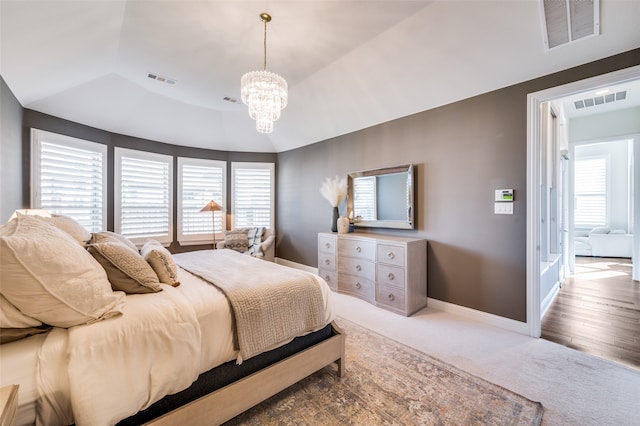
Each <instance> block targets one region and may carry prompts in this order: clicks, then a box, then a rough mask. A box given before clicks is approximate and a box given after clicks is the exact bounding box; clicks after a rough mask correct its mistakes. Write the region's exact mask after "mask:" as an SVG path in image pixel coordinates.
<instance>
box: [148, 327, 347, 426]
mask: <svg viewBox="0 0 640 426" xmlns="http://www.w3.org/2000/svg"><path fill="white" fill-rule="evenodd" d="M331 328H332V336H331V337H329V338H327V339H325V340H323V341H321V342H319V343H316V344H315V345H313V346H311V347H309V348H307V349H305V350H303V351H301V352H298V353H296V354H294V355H291V356H289V357H287V358H285V359H283V360H281V361H278V362H276V363H275V364H272V365H270V366H268V367H266V368H263V369H261V370H259V371H257V372H255V373H253V374H250V375H248V376H246V377H244V378H242V379H239V380H237V381H235V382H233V383H231V384H229V385H227V386H224V387H222V388H220V389H218V390H216V391H213V392H211V393H210V394H208V395H205V396H203V397H201V398H199V399H196V400H195V401H193V402H190V403H188V404H186V405H183V406H182V407H179V408H177V409H175V410H173V411H171V412H169V413H167V414H165V415H162V416H160V417H158V418H156V419H154V420H151V421H150V422H148V423H145V424H146V425H149V426H164V425H176V424H189V425H207V426H209V425H219V424H221V423H224V422H226V421H228V420H231V419H232V418H234V417H235V416H237V415H238V414H240V413H242V412H244V411H246V410H248V409H249V408H251V407H253V406H254V405H257V404H259V403H260V402H262V401H264V400H265V399H267V398H269V397H271V396H273V395H275V394H276V393H278V392H280V391H282V390H284V389H286V388H287V387H289V386H291V385H292V384H294V383H296V382H298V381H300V380H302V379H304V378H305V377H307V376H309V375H311V374H313V373H315V372H316V371H318V370H320V369H321V368H323V367H325V366H327V365H329V364H331V363H333V362H335V363H337V364H338V376H339V377H343V376H344V374H345V336H344V334H343V333H342V331H341V330H340V329H339V328H338V326H337V325H336V324H335V322H332V323H331Z"/></svg>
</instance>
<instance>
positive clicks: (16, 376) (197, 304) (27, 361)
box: [0, 269, 334, 425]
mask: <svg viewBox="0 0 640 426" xmlns="http://www.w3.org/2000/svg"><path fill="white" fill-rule="evenodd" d="M178 274H179V279H180V282H181V285H180V286H179V287H176V288H173V287H169V286H167V288H166V289H165V291H164V292H160V293H155V294H147V295H129V296H127V304H126V309H128V310H129V315H127V312H126V311H125V315H123V317H122V318H125V317H126V318H132V320H131V321H133V319H135V318H137V317H135V315H138V311H140V310H142V309H144V306H147V305H149V301H152V300H154V301H155V300H156V299H158V300H159V299H160V298H161V297H168V296H169V294H171V297H172V298H176V297H177V298H179V299H181V300H182V302H184V303H185V304H188V305H189V306H191V308H192V311H193V315H195V318H196V320H197V328H198V330H197V333H199V335H200V339H199V342H200V343H199V347H198V348H194V349H193V350H192V351H191V352H185V353H184V354H182V356H183V358H184V357H188V356H189V354H190V353H193V354H196V353H197V354H198V357H199V362H191V364H193V366H194V367H193V368H194V371H187V369H185V371H184V376H185V377H182V376H183V374H182V369H180V372H181V374H180V375H181V377H180V379H181V380H186V381H188V383H187V384H186V385H184V386H183V385H180V389H172V390H171V392H170V393H173V392H176V391H179V390H181V389H184V388H186V387H188V386H189V385H190V383H191V382H193V381H194V380H195V379H196V378H197V377H198V375H199V374H201V373H203V372H205V371H208V370H210V369H211V368H213V367H215V366H218V365H220V364H223V363H225V362H228V361H231V360H235V359H236V356H237V351H236V350H234V345H233V331H232V330H233V329H232V326H231V325H232V317H231V311H230V309H229V303H228V301H227V299H226V297H225V296H224V295H223V294H222V292H221V291H220V290H218V289H217V288H216V287H215V286H213V285H211V284H209V283H207V282H206V281H204V280H202V279H201V278H199V277H196V276H194V275H192V274H190V273H189V272H187V271H185V270H183V269H179V271H178ZM162 293H165V295H163V296H158V295H161V294H162ZM322 293H323V298H324V301H325V306H324V308H325V317H326V324H328V323H330V322H331V321H332V320H333V319H334V313H333V310H332V304H331V303H330V297H331V292H330V290H329V287H328V286H326V284H325V285H323V286H322ZM158 303H160V302H158ZM151 304H153V303H151ZM103 323H104V324H103V325H107V321H104V322H103ZM97 324H100V323H97ZM83 327H84V328H85V330H89V329H88V328H86V327H87V326H80V327H75V330H72V331H71V333H73V332H75V333H79V332H81V331H83ZM187 331H189V330H187ZM190 332H194V333H195V332H196V331H193V330H191V331H190ZM67 334H70V333H67V331H66V330H64V329H55V328H54V329H53V330H52V332H50V333H48V334H47V335H36V336H31V337H29V338H26V339H23V340H20V341H17V342H12V343H8V344H4V345H1V346H0V350H1V352H0V369H1V370H2V374H1V375H0V376H1V377H0V380H1V384H2V385H3V386H4V385H7V384H19V385H20V389H19V396H18V404H19V408H18V424H19V425H29V424H34V422H35V421H36V400H37V399H38V393H39V389H40V390H42V391H43V393H45V394H55V393H57V392H58V391H63V392H69V389H68V386H69V378H68V377H66V376H65V375H64V374H62V375H61V374H60V371H65V369H66V367H65V366H66V364H65V363H66V362H67V360H65V354H66V349H64V348H66V346H65V345H66V342H67V340H68V336H67ZM187 334H188V333H187ZM185 339H187V337H185ZM196 340H197V339H196ZM181 346H188V345H187V344H186V340H185V342H184V344H183V345H181ZM106 355H107V354H104V355H101V356H102V357H103V358H106ZM39 357H40V358H39ZM179 357H180V355H176V356H174V357H172V358H173V359H179ZM99 359H102V358H99ZM39 360H40V361H39ZM154 361H155V362H156V363H157V362H158V360H157V359H155V360H154ZM38 362H40V363H41V365H46V366H47V368H46V369H45V371H42V372H41V374H40V375H39V376H38V369H37V367H38ZM183 365H184V364H183ZM170 368H171V366H170V365H168V367H167V369H170ZM94 370H95V369H94ZM69 374H70V375H71V373H69ZM86 374H92V372H91V371H88V370H87V371H79V372H76V375H83V376H84V375H86ZM114 380H115V379H114ZM106 388H108V386H105V389H106ZM105 392H106V391H105ZM154 392H155V390H154ZM103 396H105V397H107V396H108V395H106V394H105V395H103ZM160 398H161V395H160V394H159V393H158V392H155V393H154V394H153V395H152V396H151V397H150V399H149V401H147V403H146V405H145V407H146V406H149V405H151V404H152V403H153V402H155V401H157V400H158V399H160ZM42 404H43V406H45V407H47V408H46V409H44V410H41V411H45V412H46V413H47V414H46V415H45V416H41V417H40V418H41V420H40V421H41V422H43V423H49V419H51V417H50V416H52V415H55V416H63V415H62V414H61V413H64V412H67V413H70V407H71V406H70V403H69V402H68V401H63V403H62V404H60V401H46V398H45V401H44V402H42ZM104 404H107V405H108V403H107V402H104ZM96 409H99V408H97V407H96ZM68 415H70V414H68ZM129 415H131V414H129ZM54 418H55V417H54Z"/></svg>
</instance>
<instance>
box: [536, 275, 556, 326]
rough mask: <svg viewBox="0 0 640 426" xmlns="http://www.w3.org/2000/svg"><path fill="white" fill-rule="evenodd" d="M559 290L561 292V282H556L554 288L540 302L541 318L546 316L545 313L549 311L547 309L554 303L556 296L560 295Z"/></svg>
mask: <svg viewBox="0 0 640 426" xmlns="http://www.w3.org/2000/svg"><path fill="white" fill-rule="evenodd" d="M558 292H560V282H556V283H555V284H554V285H553V288H552V289H551V291H550V292H549V294H547V297H545V298H544V300H543V301H542V303H541V304H540V318H541V319H542V318H544V315H545V314H546V313H547V311H548V310H549V308H550V307H551V303H553V301H554V300H555V298H556V296H557V295H558Z"/></svg>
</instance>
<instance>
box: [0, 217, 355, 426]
mask: <svg viewBox="0 0 640 426" xmlns="http://www.w3.org/2000/svg"><path fill="white" fill-rule="evenodd" d="M21 220H22V219H21ZM22 221H23V222H24V220H22ZM28 221H29V220H27V222H28ZM28 225H29V226H31V227H35V228H36V230H37V231H38V232H37V234H38V235H39V237H40V240H41V243H42V241H47V240H48V239H47V238H46V236H45V237H43V235H42V229H41V228H42V227H43V226H44V225H42V223H35V222H33V220H31V222H29V223H28ZM36 225H37V226H36ZM47 226H48V225H47ZM14 228H15V225H14ZM14 231H15V230H14ZM11 232H13V231H11ZM11 232H8V231H6V229H5V230H0V239H2V241H3V244H4V239H5V237H6V236H7V234H10V235H13V234H11ZM47 232H52V231H51V229H49V228H47ZM54 234H55V232H54ZM55 237H56V238H59V237H60V234H56V235H55ZM57 243H58V244H57V245H56V247H58V249H59V241H57ZM65 244H66V243H65ZM39 245H42V244H39ZM45 245H46V244H45ZM0 248H3V249H6V247H4V246H0ZM31 249H34V250H35V246H33V247H31ZM38 250H39V249H38ZM74 250H75V249H74ZM82 250H84V251H85V252H86V251H87V249H86V248H85V247H82ZM3 253H4V254H5V255H6V252H3ZM62 253H64V251H63V252H62ZM36 254H37V253H36ZM66 254H67V255H68V254H69V253H66ZM32 255H33V254H32ZM76 255H78V256H84V254H83V255H80V252H76ZM34 256H35V255H34ZM3 257H5V258H6V257H8V256H3ZM67 257H68V256H64V258H67ZM83 258H84V257H83ZM70 259H71V260H69V262H75V263H77V262H78V261H77V258H74V257H71V258H70ZM73 259H76V260H73ZM171 260H173V261H174V262H175V264H176V266H175V276H173V277H172V281H171V280H169V281H168V282H167V283H163V282H159V284H158V288H159V290H158V291H152V292H143V293H133V294H130V293H128V294H124V293H123V294H121V293H122V292H120V291H117V290H112V293H113V294H115V295H117V297H115V296H114V298H115V300H111V298H110V299H108V300H109V301H110V302H109V305H110V306H111V308H110V309H111V310H106V311H105V310H104V309H103V310H102V311H101V314H100V315H102V316H104V318H99V319H92V318H89V320H88V321H85V323H81V324H77V325H73V326H69V327H63V326H54V327H47V328H45V329H47V331H46V332H45V333H41V334H36V335H33V336H29V337H26V338H23V339H19V340H17V341H14V342H11V343H5V344H2V345H0V368H1V369H2V375H1V377H0V380H1V383H0V384H1V385H3V386H4V385H7V384H19V385H20V390H19V411H18V424H33V423H37V424H72V423H75V424H77V425H78V426H82V425H111V424H116V423H118V422H120V423H121V424H142V423H149V424H158V425H160V424H180V423H181V422H182V423H188V424H219V423H222V422H224V421H226V420H229V419H231V418H233V417H234V416H236V415H238V414H240V413H241V412H243V411H245V410H246V409H248V408H250V407H251V406H253V405H255V404H257V403H259V402H261V401H262V400H264V399H266V398H268V397H269V396H272V395H274V394H275V393H277V392H279V391H280V390H282V389H284V388H286V387H287V386H290V385H291V384H293V383H295V382H296V381H298V380H300V379H302V378H304V377H306V376H308V375H309V374H311V373H313V372H315V371H317V370H318V369H320V368H322V367H324V366H326V365H328V364H331V363H333V362H337V363H338V370H337V374H339V375H342V374H344V365H343V360H344V336H343V335H342V334H341V333H340V331H339V329H338V328H337V327H336V326H335V324H334V323H333V316H334V313H333V310H332V304H331V292H330V290H329V287H328V286H327V284H326V283H325V282H324V281H323V280H322V279H320V278H319V277H317V276H315V275H313V274H310V273H308V272H304V271H299V270H296V269H292V268H287V267H285V266H282V265H277V264H274V263H271V262H265V261H263V260H259V259H255V258H253V257H251V256H247V255H243V254H240V253H237V252H234V251H233V250H201V251H195V252H190V253H181V254H178V255H173V256H171ZM2 262H7V260H6V259H3V260H2ZM67 266H69V265H67ZM7 270H8V271H9V272H10V271H11V265H9V267H7V264H5V263H3V271H2V274H3V275H2V279H3V281H2V282H3V287H2V293H3V297H5V296H6V299H7V300H10V301H12V303H13V301H15V302H16V303H17V305H21V303H22V301H21V300H20V299H19V297H18V298H16V297H17V296H15V295H14V294H11V289H10V288H8V287H10V286H4V284H5V283H9V282H12V280H11V277H10V276H9V275H7V274H8V273H9V272H7ZM209 271H213V272H211V273H210V272H209ZM221 277H222V278H221ZM224 277H234V278H233V279H232V280H231V281H232V284H231V285H230V286H229V284H226V285H227V286H226V287H225V284H221V283H218V286H215V285H212V284H211V282H210V281H211V280H223V281H224V280H225V279H223V278H224ZM243 280H244V281H250V282H258V283H271V284H274V283H276V281H278V285H282V286H283V287H282V288H284V289H286V290H282V289H280V288H277V287H271V290H266V291H267V292H270V293H272V295H271V296H270V295H269V294H266V293H264V294H263V295H258V299H257V301H255V300H256V299H255V297H254V296H255V295H254V294H253V293H254V291H255V289H254V288H253V287H250V288H251V290H250V291H249V293H250V294H251V297H252V298H249V299H248V300H249V301H250V303H248V305H249V306H248V307H244V308H243V307H242V306H241V305H237V304H236V303H237V301H236V300H235V298H237V294H236V295H234V291H235V290H233V287H234V286H237V284H238V283H239V282H242V281H243ZM301 280H303V281H304V280H306V281H308V282H309V283H312V286H313V287H314V289H315V290H313V291H314V292H315V294H316V296H315V297H316V299H315V300H316V302H317V296H318V294H319V298H320V299H319V300H320V305H321V306H319V307H316V308H314V309H315V310H316V311H317V312H318V314H317V315H316V318H315V320H314V321H315V322H312V321H311V320H309V319H301V320H295V321H290V318H289V317H287V315H288V314H287V315H285V314H283V313H282V312H283V311H285V310H286V309H282V303H286V304H288V305H290V306H298V304H301V305H302V306H304V303H309V302H308V301H306V302H305V301H304V300H303V298H302V296H299V295H296V293H295V292H293V295H292V297H299V298H300V300H299V302H296V303H291V302H283V301H282V300H281V299H282V297H283V296H282V297H281V293H280V292H281V291H285V292H290V291H291V290H290V288H291V287H290V284H292V283H293V284H295V283H296V282H298V281H301ZM178 283H179V285H178ZM240 287H241V291H240V293H243V292H244V293H246V292H247V291H248V290H247V287H245V285H244V284H242V285H241V286H240ZM258 294H259V293H258ZM18 296H19V295H18ZM107 296H109V295H106V296H105V297H107ZM109 297H111V296H109ZM7 300H5V302H6V301H7ZM283 300H284V299H283ZM296 300H298V299H296ZM316 302H314V303H316ZM17 305H16V306H17ZM22 306H23V305H22ZM265 306H268V307H269V309H267V310H266V311H269V310H270V311H271V312H266V313H265V309H264V308H265ZM24 310H25V311H26V310H28V309H27V308H26V307H25V308H24ZM114 310H115V311H117V312H115V313H112V312H111V311H114ZM295 310H297V309H293V311H295ZM298 310H302V311H309V310H310V309H309V308H306V307H305V308H303V309H298ZM254 311H255V312H256V315H257V316H258V317H259V318H261V319H260V321H258V322H262V323H268V326H267V327H262V328H259V327H261V326H260V325H259V324H257V323H252V322H251V321H254V319H251V318H250V317H253V316H254V315H253V314H251V315H248V314H246V312H254ZM242 312H245V313H244V314H242ZM29 313H30V314H31V313H32V312H29ZM239 313H240V314H239ZM42 315H44V314H42ZM263 316H264V318H263ZM27 317H30V315H27ZM280 317H282V318H280ZM265 318H266V319H265ZM65 321H68V319H65ZM247 321H249V322H248V324H251V327H250V328H251V330H249V331H246V332H243V331H242V327H243V324H247ZM282 321H284V322H292V323H294V324H295V325H294V327H293V330H292V331H291V332H292V333H293V334H287V333H289V332H283V331H281V329H282V328H283V327H282V326H281V325H278V324H280V323H281V322H282ZM310 321H311V322H310ZM43 322H44V321H43ZM263 325H265V324H263ZM42 327H46V326H41V328H42ZM253 328H256V330H254V329H253ZM274 330H275V331H274ZM256 334H257V336H256ZM263 335H267V336H271V337H268V338H263Z"/></svg>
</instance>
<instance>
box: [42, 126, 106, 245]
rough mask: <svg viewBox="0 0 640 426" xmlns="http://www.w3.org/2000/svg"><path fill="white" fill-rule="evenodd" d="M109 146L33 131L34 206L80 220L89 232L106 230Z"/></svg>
mask: <svg viewBox="0 0 640 426" xmlns="http://www.w3.org/2000/svg"><path fill="white" fill-rule="evenodd" d="M106 164H107V146H106V145H104V144H99V143H95V142H89V141H86V140H82V139H76V138H72V137H69V136H64V135H59V134H55V133H51V132H46V131H43V130H38V129H32V131H31V206H32V208H41V209H46V210H49V211H50V212H51V213H57V214H64V215H67V216H71V217H73V218H74V219H76V220H77V221H78V222H79V223H80V224H82V226H84V227H85V228H86V229H87V230H88V231H89V232H98V231H102V230H104V229H106V222H107V215H106V205H107V200H106V197H107V189H106V183H107V170H106V169H107V168H106Z"/></svg>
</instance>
